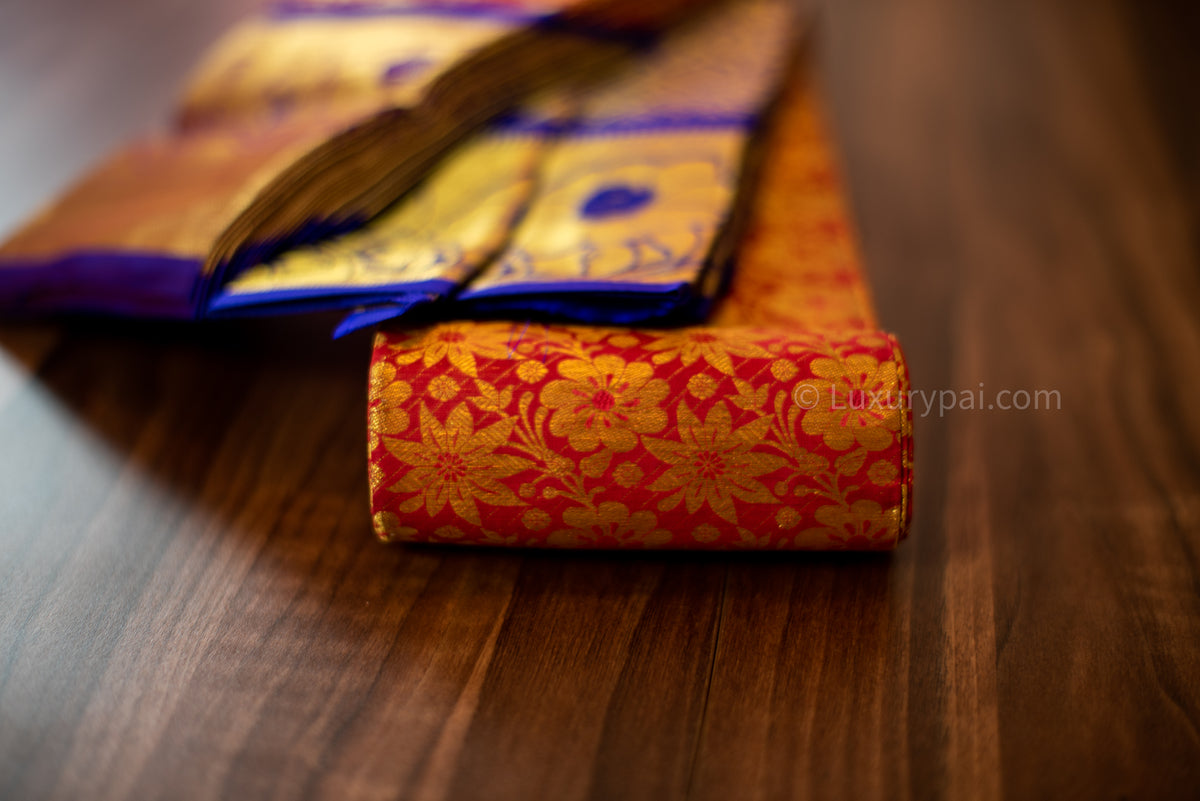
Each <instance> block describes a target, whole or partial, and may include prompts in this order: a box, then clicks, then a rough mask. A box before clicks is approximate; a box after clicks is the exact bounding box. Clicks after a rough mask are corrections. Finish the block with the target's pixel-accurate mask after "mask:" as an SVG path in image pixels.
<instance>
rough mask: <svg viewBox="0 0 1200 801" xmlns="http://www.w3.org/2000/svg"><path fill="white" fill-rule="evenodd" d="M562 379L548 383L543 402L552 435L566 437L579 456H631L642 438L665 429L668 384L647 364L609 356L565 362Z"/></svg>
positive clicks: (562, 367)
mask: <svg viewBox="0 0 1200 801" xmlns="http://www.w3.org/2000/svg"><path fill="white" fill-rule="evenodd" d="M558 374H559V375H561V376H562V378H561V379H558V380H555V381H551V382H549V383H548V384H546V386H545V387H544V388H543V389H542V394H541V398H540V400H541V403H542V404H543V405H544V406H545V407H546V408H547V409H550V410H551V413H550V433H551V434H553V435H555V436H558V437H563V436H565V437H566V438H567V441H568V442H569V443H570V445H571V448H572V449H574V450H576V451H580V452H582V453H587V452H589V451H594V450H596V448H598V447H600V446H601V445H604V446H606V447H609V448H612V449H613V450H614V451H619V452H624V451H630V450H633V448H635V447H636V446H637V442H638V434H651V433H655V432H658V431H662V429H663V428H664V427H665V426H666V424H667V414H666V412H665V411H663V409H662V408H661V407H660V405H659V404H661V403H662V401H663V399H664V398H665V397H666V396H667V390H668V386H667V382H666V381H665V380H663V379H661V378H655V377H654V370H653V368H651V367H650V365H648V364H645V363H641V362H633V363H626V362H625V360H623V359H622V358H621V357H619V356H612V355H608V354H606V355H603V356H597V357H596V358H595V360H591V361H588V360H584V359H567V360H565V361H563V362H560V363H559V365H558Z"/></svg>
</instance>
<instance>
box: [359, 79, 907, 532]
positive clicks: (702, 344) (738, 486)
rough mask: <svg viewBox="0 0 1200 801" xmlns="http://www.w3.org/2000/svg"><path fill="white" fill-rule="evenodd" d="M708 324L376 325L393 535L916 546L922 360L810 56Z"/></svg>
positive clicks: (377, 420) (375, 443)
mask: <svg viewBox="0 0 1200 801" xmlns="http://www.w3.org/2000/svg"><path fill="white" fill-rule="evenodd" d="M765 164H766V166H765V169H764V171H763V177H762V181H761V184H760V186H759V188H758V192H757V196H756V197H755V201H754V205H753V210H752V212H751V218H750V221H749V230H748V232H747V234H746V236H745V237H744V238H743V240H742V241H741V244H740V247H739V250H738V253H737V262H738V265H737V269H736V270H735V271H734V273H733V278H732V283H731V285H730V287H729V291H728V292H727V294H725V295H724V296H723V297H722V298H720V300H719V301H718V302H717V304H716V306H715V309H714V310H713V313H712V316H711V319H710V320H709V321H708V324H707V325H705V326H696V327H683V328H674V329H661V328H613V327H602V326H584V325H556V324H542V323H531V322H502V321H496V322H486V321H456V322H448V323H442V324H439V325H435V326H432V327H427V328H420V329H415V330H400V329H395V330H384V331H382V332H380V333H379V334H378V335H377V336H376V340H375V349H374V354H373V357H372V364H371V376H370V390H369V392H370V401H369V411H368V432H369V437H368V450H369V478H370V484H371V504H372V512H373V521H374V526H375V530H376V533H377V534H378V535H379V536H380V537H381V538H383V539H384V540H400V541H415V542H438V543H471V544H486V545H522V546H537V547H568V548H572V547H573V548H683V549H731V548H749V549H808V550H829V549H863V550H885V549H890V548H893V547H895V546H896V545H897V544H898V543H899V542H900V541H901V540H902V539H903V538H904V537H905V536H906V535H907V532H908V527H909V523H910V520H911V514H912V505H911V498H912V417H911V411H910V409H909V407H908V403H907V401H908V398H907V392H908V370H907V366H906V364H905V362H904V358H903V356H902V354H901V352H900V349H899V346H898V344H897V343H896V341H895V339H894V338H893V337H891V336H890V335H888V334H886V333H884V332H882V331H880V330H878V326H877V323H876V321H875V317H874V313H873V311H872V307H871V302H870V299H869V295H868V292H867V290H866V287H865V285H864V283H863V279H862V275H861V273H860V270H859V264H858V257H857V252H856V249H855V246H854V240H853V234H852V229H851V226H850V225H849V221H848V216H847V210H846V207H845V202H844V199H843V197H842V194H841V190H840V187H839V184H838V178H837V172H836V169H835V164H834V159H833V157H832V154H831V152H830V149H829V146H828V144H827V142H826V140H825V138H824V134H823V131H822V127H821V122H820V111H819V104H818V101H817V99H816V97H815V96H814V95H813V93H812V91H811V88H810V87H809V86H808V84H807V83H806V82H805V80H804V76H803V75H800V76H797V77H796V79H795V80H794V81H793V82H792V83H791V85H790V86H789V88H788V90H787V91H786V93H785V96H784V98H783V100H782V102H781V107H780V109H779V111H778V114H777V118H776V119H775V120H774V126H773V129H772V131H771V133H770V137H769V140H768V142H767V143H766V147H765Z"/></svg>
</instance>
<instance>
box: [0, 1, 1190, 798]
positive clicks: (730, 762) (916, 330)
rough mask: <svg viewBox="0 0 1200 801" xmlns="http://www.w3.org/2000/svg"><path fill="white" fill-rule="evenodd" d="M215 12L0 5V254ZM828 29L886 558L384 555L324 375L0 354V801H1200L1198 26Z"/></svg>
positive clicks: (95, 333) (351, 416)
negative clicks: (903, 455) (890, 546)
mask: <svg viewBox="0 0 1200 801" xmlns="http://www.w3.org/2000/svg"><path fill="white" fill-rule="evenodd" d="M246 5H247V4H246V3H244V2H242V3H238V2H235V1H234V0H223V1H222V2H206V3H193V2H182V0H176V1H174V2H167V1H166V0H41V2H38V3H33V2H20V1H19V0H5V2H2V3H0V230H10V229H11V228H12V226H13V225H15V224H16V223H17V222H18V220H19V219H20V218H22V217H24V216H26V215H27V214H29V213H31V212H32V211H33V210H34V209H35V208H36V207H37V206H39V205H40V204H41V203H42V202H44V201H45V200H46V199H47V198H49V197H50V196H51V195H52V194H53V193H54V192H55V191H56V190H57V189H58V188H60V187H61V186H62V185H63V183H64V182H66V181H67V180H69V179H70V178H71V177H72V176H73V175H74V174H76V173H77V172H78V171H79V170H80V169H81V168H82V167H83V166H85V165H86V164H87V163H89V162H91V161H94V160H95V159H97V158H98V157H100V156H101V155H102V154H103V153H104V152H105V151H106V150H107V149H108V148H110V147H111V146H113V145H114V144H116V143H117V142H118V141H120V140H121V139H122V138H123V137H125V136H128V135H129V134H130V133H132V132H134V131H137V130H140V129H144V128H146V127H147V126H150V125H153V124H154V123H155V122H156V121H161V120H162V119H164V117H165V115H166V112H167V109H168V106H169V103H170V100H171V97H172V95H173V92H174V91H175V88H176V87H177V86H178V85H179V82H180V81H181V80H182V78H183V76H184V74H185V72H186V69H187V68H188V66H189V65H190V64H192V63H193V62H194V61H195V59H196V58H197V56H198V55H199V54H200V53H201V52H202V51H203V48H204V47H205V46H207V45H208V44H209V43H210V42H211V41H212V40H213V39H214V38H215V37H216V36H217V35H218V33H219V32H220V30H221V29H222V28H223V27H224V26H226V25H227V24H229V23H230V22H231V21H232V20H233V19H235V18H236V17H237V16H238V15H239V14H241V13H243V12H244V10H245V7H246ZM1195 8H1196V6H1195V5H1191V6H1187V5H1183V4H1179V5H1178V6H1175V5H1171V4H1166V3H1154V4H1152V3H1141V2H1139V0H1127V1H1126V2H1119V1H1118V0H1094V1H1092V2H1069V1H1067V0H1062V1H1060V2H1049V1H1048V0H1007V1H1003V0H989V1H988V2H983V0H981V2H977V3H963V2H959V1H958V0H905V2H900V0H838V2H831V3H828V4H827V5H826V7H825V8H824V10H823V12H822V21H821V26H820V30H821V33H820V36H821V39H820V47H819V62H820V80H821V83H822V85H823V86H824V87H825V90H826V93H827V96H828V98H829V100H830V105H831V107H832V110H833V112H834V123H835V124H834V128H835V130H836V133H837V139H838V141H839V143H840V145H841V147H842V152H843V161H844V165H845V172H846V176H847V179H848V183H849V186H850V188H851V190H852V197H853V201H854V208H855V211H856V215H857V223H858V227H859V231H860V235H861V238H862V243H863V248H864V251H865V255H866V260H867V264H868V268H869V273H870V277H871V280H872V283H873V285H874V289H875V294H876V298H877V303H878V306H879V309H880V315H881V317H882V319H883V321H884V323H885V325H886V326H887V327H889V328H890V329H892V330H894V331H895V332H896V333H898V334H899V336H900V338H901V341H902V342H903V343H904V344H905V346H906V348H907V351H908V354H909V357H910V359H911V363H912V370H913V378H914V384H915V387H916V388H917V389H919V390H922V391H924V392H937V391H940V390H950V391H954V392H960V391H962V390H967V391H975V390H978V389H979V384H980V383H983V384H984V388H983V389H984V391H985V392H986V393H988V397H989V398H992V397H994V393H997V392H999V391H1001V390H1010V391H1011V390H1021V389H1025V390H1035V389H1047V390H1055V391H1057V392H1058V393H1059V397H1060V398H1061V408H1059V409H1057V410H1055V409H1051V410H1041V411H1033V410H1027V411H999V410H991V411H988V410H969V411H968V410H961V409H959V410H955V411H951V412H947V413H945V414H939V413H938V411H937V409H934V411H933V413H932V414H929V415H928V416H920V412H921V410H920V409H918V421H917V430H916V437H917V440H916V442H917V490H916V520H915V527H914V530H913V533H912V537H911V539H910V541H908V542H907V543H905V544H904V545H903V546H902V547H901V548H900V550H899V551H898V552H897V553H896V554H895V555H894V556H891V557H882V558H880V557H861V556H783V555H769V556H686V555H683V556H642V555H570V554H551V553H510V552H501V551H454V550H439V549H420V548H409V549H406V548H399V547H384V546H381V545H379V544H377V543H376V542H375V541H374V540H373V539H372V538H371V535H370V526H369V521H368V517H367V484H366V475H365V455H364V454H365V447H366V443H365V412H364V406H365V391H366V388H365V383H366V382H365V373H366V365H367V359H368V344H369V343H368V340H367V339H366V338H365V337H363V336H359V337H353V338H350V339H348V340H343V341H339V342H331V341H329V340H328V337H327V332H328V331H329V329H330V324H331V322H332V321H331V320H330V319H328V318H321V317H317V318H306V319H297V320H291V321H269V322H259V323H238V324H220V325H205V326H203V327H189V326H159V325H153V326H150V325H141V324H134V323H112V322H99V321H73V322H69V323H65V324H54V325H50V324H18V323H11V322H10V323H5V324H3V325H2V326H0V346H2V348H0V798H3V799H29V798H38V799H41V798H64V799H71V798H88V799H126V798H134V799H143V798H170V799H174V798H237V799H251V798H336V799H358V798H364V799H385V798H412V799H472V798H488V799H493V798H494V799H534V798H547V799H582V798H596V799H641V798H645V799H678V798H692V799H775V798H789V797H796V798H854V799H871V798H878V799H906V798H950V799H958V798H980V799H993V798H996V799H999V798H1011V799H1029V798H1048V799H1049V798H1053V799H1061V798H1138V799H1142V798H1196V797H1200V403H1198V402H1197V399H1200V269H1198V263H1197V262H1198V260H1200V103H1198V99H1197V94H1196V89H1195V79H1196V77H1197V76H1198V75H1200V49H1197V47H1196V44H1195V43H1196V42H1197V41H1200V14H1198V13H1197V12H1196V11H1195Z"/></svg>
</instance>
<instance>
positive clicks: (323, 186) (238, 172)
mask: <svg viewBox="0 0 1200 801" xmlns="http://www.w3.org/2000/svg"><path fill="white" fill-rule="evenodd" d="M702 5H705V3H703V2H700V0H668V2H655V3H643V2H633V1H632V0H576V2H570V1H569V0H558V1H557V2H555V0H527V1H526V2H495V3H492V2H482V3H481V2H476V1H474V0H463V1H460V2H454V0H446V1H443V2H419V0H410V1H409V2H403V0H379V1H377V2H354V3H347V2H332V1H331V2H286V3H280V4H276V5H274V6H272V7H271V9H270V10H269V11H268V12H267V13H266V14H265V15H263V16H262V17H260V18H257V19H254V20H251V21H249V22H247V23H244V24H243V25H241V26H239V27H238V28H236V29H235V30H234V31H233V32H232V33H231V34H229V35H228V36H227V37H225V38H224V39H223V40H222V41H221V42H219V43H218V44H217V46H216V47H215V48H214V50H213V51H212V52H211V53H210V55H209V57H208V58H207V59H206V60H205V61H204V63H203V64H202V65H201V66H200V68H199V69H198V70H197V72H196V74H195V75H194V77H193V78H192V80H191V82H190V83H189V85H188V88H187V90H186V92H185V96H184V99H183V101H182V103H181V105H180V108H179V109H178V111H177V114H176V118H175V120H174V122H173V124H172V125H171V126H170V127H169V128H168V129H167V130H165V131H162V132H159V133H156V134H153V135H148V136H146V137H144V138H142V139H141V140H139V141H137V142H135V143H133V144H131V145H129V146H128V147H125V148H124V149H122V150H121V151H119V152H118V153H116V154H114V155H113V156H112V157H111V158H109V159H108V160H106V161H105V162H104V163H102V164H101V165H99V166H98V167H97V168H96V169H95V170H93V171H92V172H91V173H90V174H89V175H87V176H85V177H84V178H83V179H82V180H81V181H80V182H79V183H78V184H76V185H75V186H74V187H73V188H71V189H70V190H69V191H68V192H67V193H66V194H65V195H64V196H63V197H61V198H60V199H59V200H58V201H57V202H56V203H55V204H53V205H52V206H51V207H50V208H48V209H46V210H45V211H44V212H43V213H42V214H40V215H38V216H37V217H36V218H35V219H33V220H31V221H30V222H29V223H28V224H27V225H26V226H24V227H23V228H22V229H20V230H19V231H17V232H16V233H15V235H13V236H12V237H11V238H10V239H9V240H8V241H7V242H6V243H4V245H3V246H2V247H0V308H4V309H8V310H10V311H17V312H24V313H45V312H80V311H82V312H92V313H112V314H121V315H128V316H145V317H168V318H195V317H204V316H209V315H210V314H211V313H213V312H214V311H218V310H215V309H211V308H210V303H211V301H212V299H213V296H214V295H215V294H216V293H218V291H219V290H220V288H221V287H222V286H223V285H224V284H225V282H226V281H227V279H228V278H229V277H230V276H233V275H237V274H238V273H240V272H242V271H243V270H245V269H247V268H249V267H251V266H253V265H256V264H258V263H260V262H263V261H266V260H268V259H269V258H271V257H272V256H274V255H277V254H279V253H281V252H283V251H285V250H287V249H289V248H293V247H295V246H298V245H303V244H306V243H308V242H312V241H317V240H320V239H322V238H326V237H328V236H331V235H334V234H337V233H342V232H345V231H348V230H352V229H355V228H358V227H360V226H361V225H362V224H363V223H364V222H365V221H367V220H369V219H372V218H374V217H377V216H378V215H379V214H380V213H381V212H382V211H383V210H384V209H386V208H387V207H388V206H389V205H391V204H392V203H393V202H394V201H395V200H396V199H397V198H399V197H401V196H402V195H404V194H405V193H406V192H408V191H410V190H411V189H413V187H414V186H415V185H416V184H417V183H418V182H419V181H420V180H421V179H422V178H424V177H425V176H426V174H427V173H428V172H429V170H430V169H431V167H432V166H433V165H435V164H436V163H438V162H439V161H440V160H441V159H442V158H443V157H444V156H445V155H446V153H447V152H448V151H449V150H450V149H451V147H452V146H453V145H454V144H456V143H457V142H459V141H460V140H461V139H462V138H463V137H464V136H466V135H468V134H469V133H470V132H472V131H475V130H477V129H478V128H479V127H480V126H482V125H483V124H485V123H486V122H488V121H489V120H493V119H495V118H496V117H498V116H499V115H502V114H505V113H506V112H511V111H513V109H514V107H515V106H516V105H517V103H518V101H520V100H521V99H523V98H525V97H527V96H529V95H531V94H534V93H536V92H537V91H540V90H543V89H544V88H545V87H547V86H548V85H551V84H555V83H558V84H560V85H565V84H570V83H572V82H573V81H576V80H590V79H594V77H595V76H596V75H597V74H599V73H603V72H604V70H605V69H606V68H617V67H619V66H620V64H621V62H622V61H625V60H628V59H629V58H630V57H631V55H633V54H635V53H637V52H638V51H639V50H642V49H644V48H645V47H647V46H648V45H650V44H652V43H653V41H654V40H655V38H656V34H657V32H658V31H659V30H660V29H661V28H662V27H663V26H665V25H667V24H668V23H671V22H673V21H675V20H676V19H677V18H678V17H680V16H681V15H682V13H683V12H684V11H686V10H689V9H690V8H691V7H693V6H702ZM514 124H517V123H514ZM527 126H528V127H531V128H537V127H538V125H537V122H535V121H527ZM339 289H341V290H344V291H341V292H325V293H323V294H314V295H311V296H309V297H307V300H308V301H309V302H308V303H307V304H306V305H302V306H301V308H322V307H331V306H332V307H338V306H345V305H350V304H352V303H357V302H362V301H363V300H367V301H371V300H383V301H388V300H390V298H389V296H388V295H387V293H386V289H385V290H384V294H382V295H379V294H378V293H376V292H375V289H376V288H375V287H366V288H365V289H364V288H363V287H361V286H359V287H355V286H351V287H349V288H345V287H339ZM280 299H281V300H284V301H287V300H294V299H295V298H289V297H286V296H283V297H281V298H280ZM235 305H236V304H235Z"/></svg>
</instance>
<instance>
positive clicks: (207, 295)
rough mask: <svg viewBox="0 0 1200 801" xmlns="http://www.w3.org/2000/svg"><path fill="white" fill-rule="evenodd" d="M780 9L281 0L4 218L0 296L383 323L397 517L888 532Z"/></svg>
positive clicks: (376, 442) (380, 489) (376, 503)
mask: <svg viewBox="0 0 1200 801" xmlns="http://www.w3.org/2000/svg"><path fill="white" fill-rule="evenodd" d="M702 5H703V6H706V7H705V8H699V6H702ZM709 5H712V7H711V8H708V7H707V6H709ZM684 11H688V12H689V13H687V14H684V13H683V12H684ZM681 17H686V19H682V21H681V20H680V18H681ZM792 29H793V26H792V20H791V13H790V9H789V8H788V6H787V4H786V3H782V2H776V0H743V1H742V2H731V3H718V4H715V5H713V4H702V3H695V2H693V3H685V2H678V3H673V4H641V5H640V6H639V5H638V4H635V3H628V2H624V3H623V2H613V1H610V2H606V3H601V2H591V3H588V2H580V3H571V4H564V3H561V2H559V3H541V4H537V3H522V4H502V5H501V4H478V3H472V4H464V3H453V2H449V3H436V4H412V3H395V2H383V3H356V4H346V3H303V4H300V3H289V4H284V5H281V6H277V7H276V8H275V9H274V10H273V11H272V12H271V13H270V14H268V15H267V16H265V17H263V18H261V19H258V20H254V21H252V22H250V23H247V24H245V25H243V26H241V27H240V28H239V29H237V30H235V31H234V33H233V34H232V35H231V36H229V37H227V38H226V39H225V40H224V41H223V42H222V43H220V44H219V45H218V47H217V48H216V49H215V50H214V52H213V53H212V54H211V55H210V57H209V58H208V59H207V60H206V62H205V63H204V64H203V65H202V66H201V68H200V70H199V71H198V73H197V75H196V77H195V78H194V79H193V81H192V82H191V84H190V86H189V89H188V91H187V93H186V96H185V99H184V102H183V103H182V105H181V108H180V111H179V113H178V115H177V119H176V122H175V125H174V126H173V128H172V129H171V130H170V131H169V132H168V133H166V134H163V135H159V136H156V137H149V138H147V139H146V140H144V141H141V142H138V143H135V144H134V145H132V146H131V147H129V148H127V149H126V150H124V151H122V152H121V153H119V154H117V155H116V156H115V157H114V158H113V159H111V160H110V161H109V162H106V163H105V164H103V165H101V167H100V168H99V169H98V170H96V171H95V172H93V173H92V174H91V175H89V176H88V177H86V178H85V179H84V180H83V181H82V182H81V183H80V184H79V185H77V186H76V187H75V188H74V189H73V190H71V191H70V192H68V194H67V195H66V196H65V197H64V198H63V199H61V200H60V201H59V202H58V203H57V204H56V205H55V206H53V207H52V208H51V209H49V210H47V211H46V212H45V213H43V214H42V215H41V216H39V217H38V218H36V219H35V220H33V221H32V222H31V223H30V224H29V225H27V226H26V227H25V228H24V229H22V230H21V231H19V232H18V233H17V234H16V235H15V236H14V237H13V238H12V239H11V240H10V241H9V242H8V243H6V244H5V245H4V246H3V247H0V307H5V308H9V309H12V310H17V311H21V312H25V313H39V312H62V311H66V312H74V311H84V312H102V313H116V314H124V315H134V316H150V317H213V316H226V315H236V314H267V313H280V312H297V311H305V310H309V309H323V308H345V309H348V310H349V314H348V316H347V317H346V319H345V321H344V322H343V324H342V326H341V330H350V329H352V328H356V327H360V326H364V325H371V324H375V323H379V322H381V321H384V320H393V322H392V323H390V324H389V325H388V326H387V327H386V329H385V330H384V331H382V332H381V333H380V334H378V336H377V338H376V343H375V348H374V352H373V357H372V365H371V377H370V401H369V413H368V425H369V435H370V436H369V441H370V452H369V459H370V470H369V477H370V484H371V503H372V512H373V520H374V525H375V529H376V532H377V533H378V535H379V536H380V537H382V538H384V539H386V540H405V541H426V542H460V543H478V544H491V545H496V544H509V545H513V544H516V545H533V546H550V547H560V546H561V547H600V548H608V547H664V548H729V547H750V548H807V549H827V548H863V549H882V548H890V547H893V546H894V545H895V544H896V543H897V542H899V541H900V540H901V539H902V538H903V537H904V536H905V533H906V531H907V526H908V520H909V517H910V514H911V505H910V497H911V447H912V446H911V422H910V416H909V414H908V411H907V408H906V404H905V403H904V401H905V399H906V390H907V370H906V367H905V365H904V361H903V358H902V356H901V354H900V351H899V348H898V346H897V344H896V342H895V341H894V339H892V338H891V337H890V336H888V335H886V334H884V333H882V332H880V331H879V330H877V326H876V323H875V321H874V317H873V312H872V311H871V307H870V302H869V298H868V296H867V293H866V290H865V288H864V286H863V283H862V279H861V277H860V274H859V271H858V265H857V257H856V253H855V250H854V247H853V240H852V235H851V230H850V227H849V225H848V223H847V217H846V213H845V209H844V205H843V201H842V198H841V194H840V190H839V187H838V184H837V180H836V171H835V169H834V165H833V159H832V156H831V154H830V152H829V149H828V146H827V144H826V142H825V140H824V138H823V134H822V132H821V126H820V120H819V108H818V104H817V101H816V99H815V97H814V96H813V95H812V93H811V92H810V90H809V89H808V86H807V84H806V82H805V80H804V74H803V70H802V69H800V70H798V69H795V68H794V65H793V69H792V70H791V71H790V75H791V77H790V78H788V79H787V80H785V77H786V76H787V75H788V74H789V70H788V65H789V52H790V50H789V46H790V45H791V44H792V39H793V36H792ZM783 87H786V88H783ZM781 90H782V93H781ZM768 123H769V124H768ZM767 128H769V129H770V136H769V137H766V138H764V136H763V133H764V131H765V130H766V129H767ZM735 264H736V267H735ZM438 320H443V321H446V322H440V323H439V322H433V324H430V322H431V321H438Z"/></svg>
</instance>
